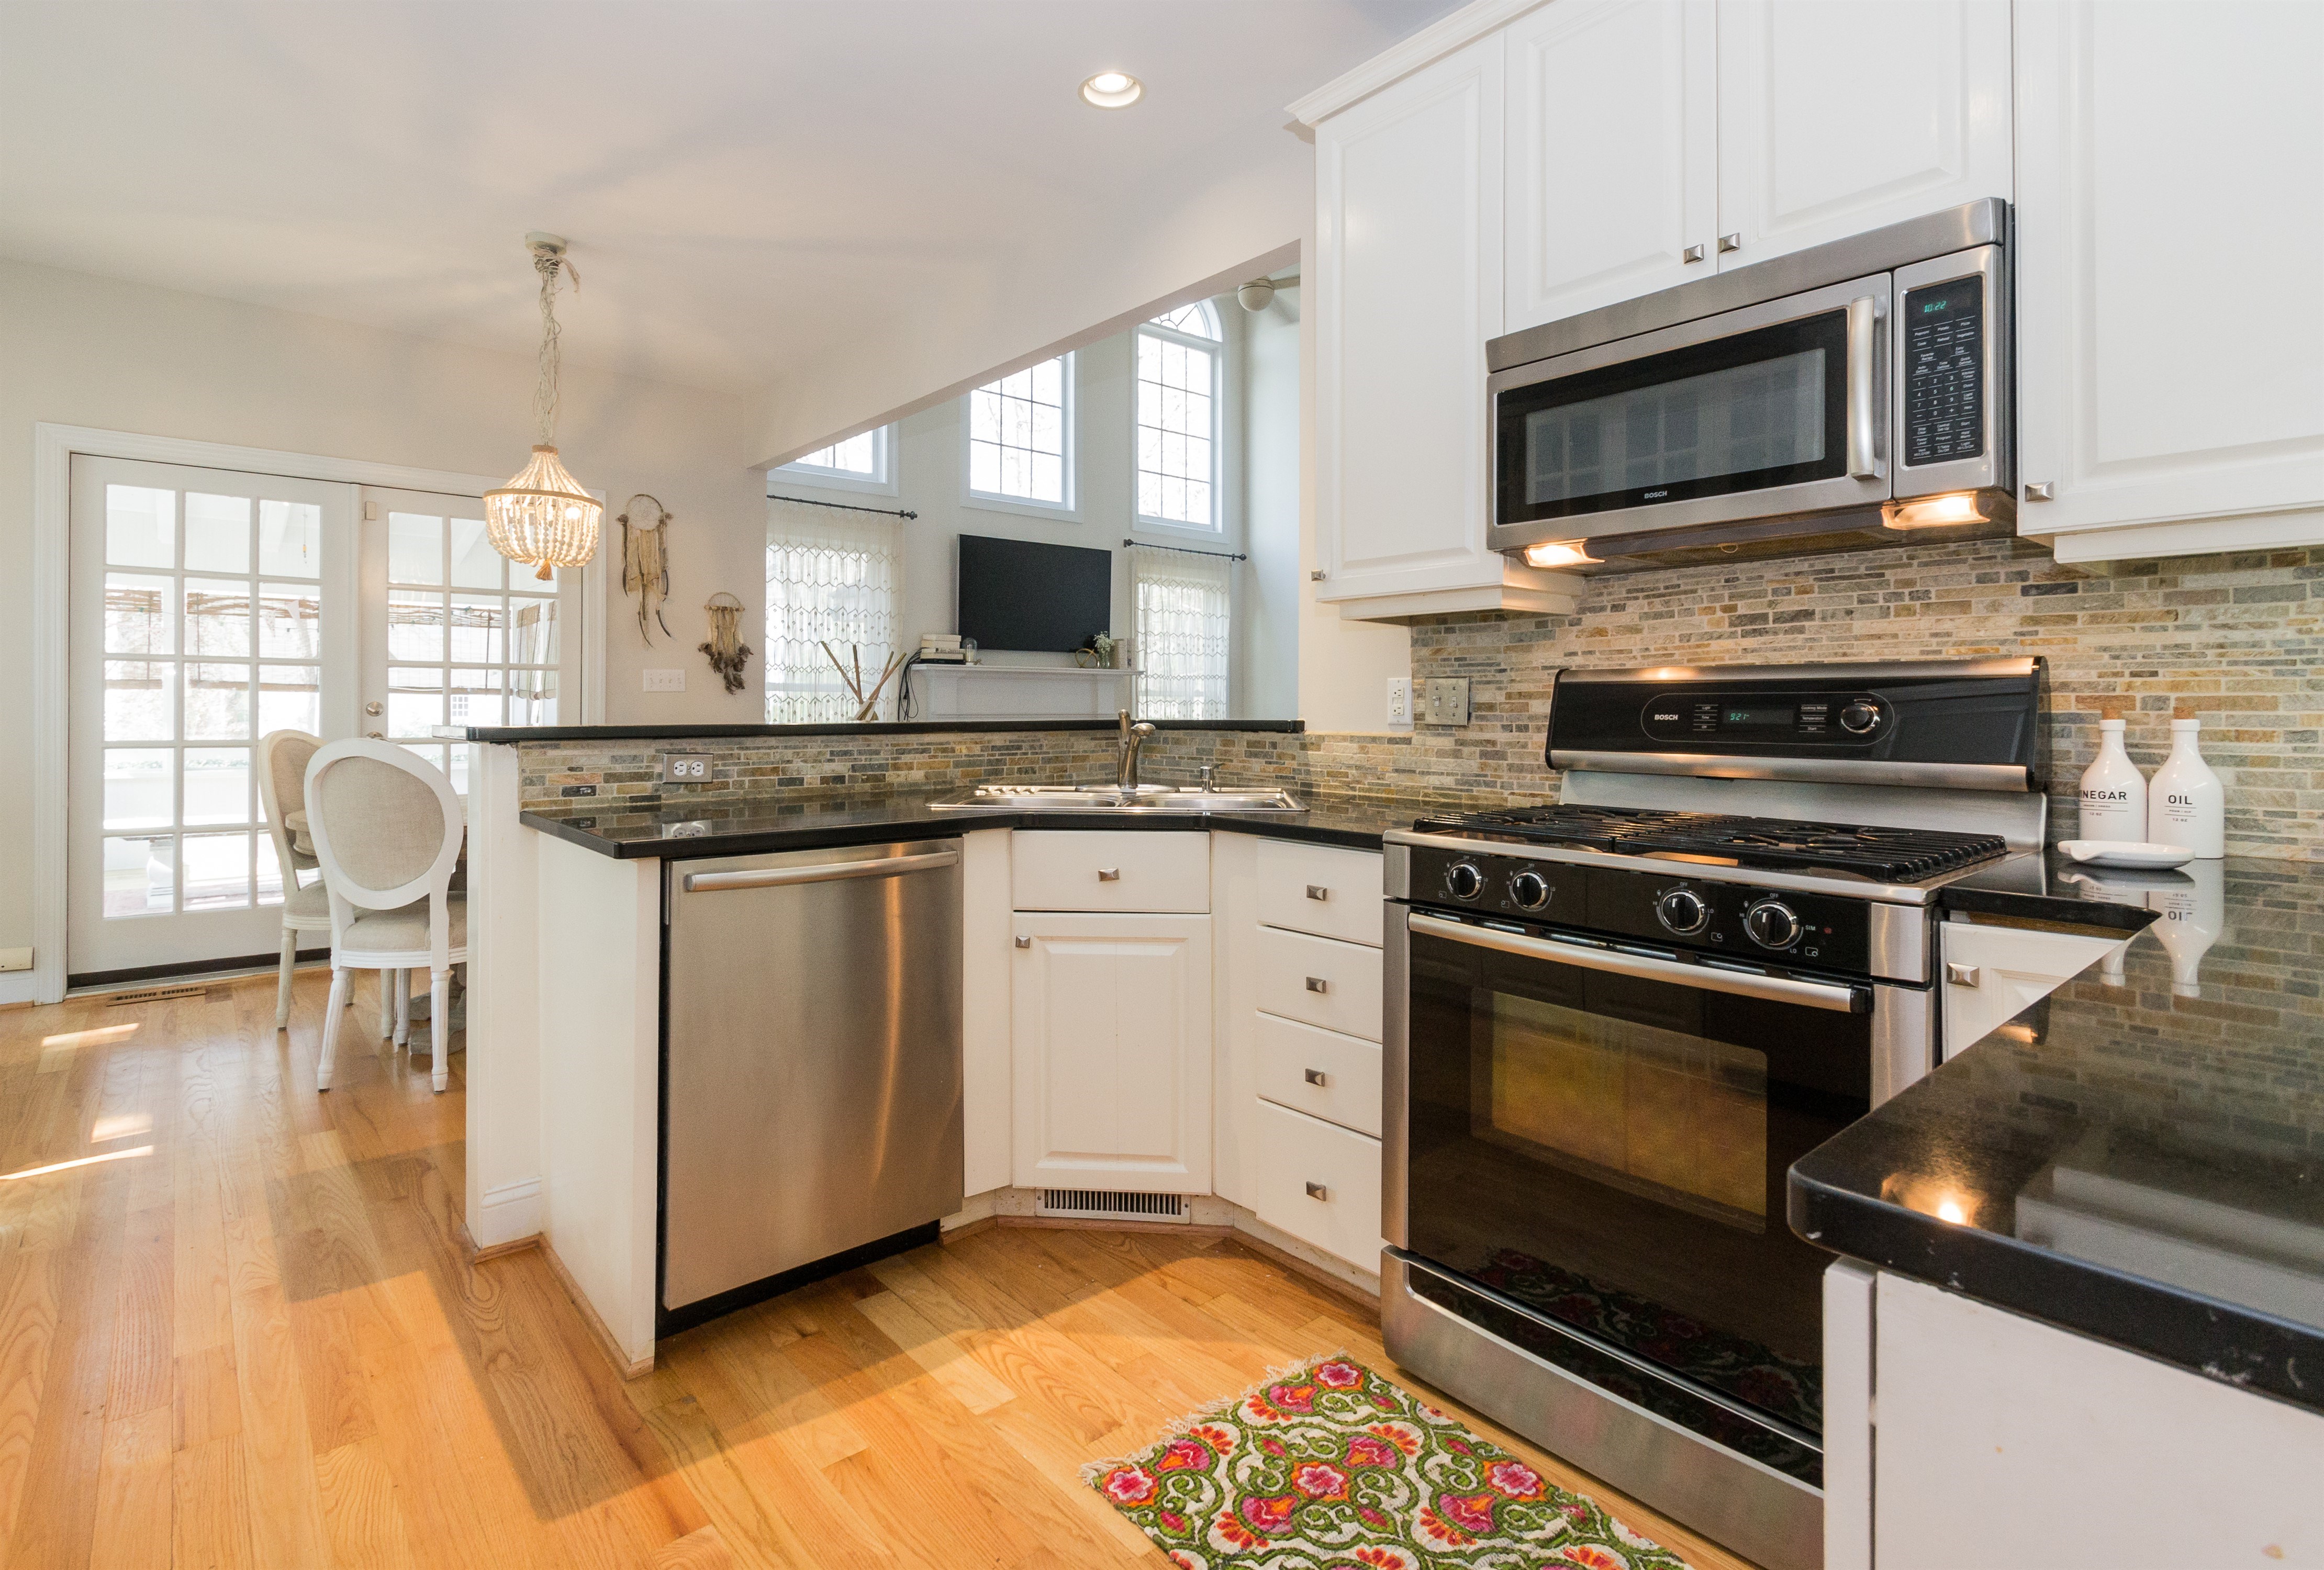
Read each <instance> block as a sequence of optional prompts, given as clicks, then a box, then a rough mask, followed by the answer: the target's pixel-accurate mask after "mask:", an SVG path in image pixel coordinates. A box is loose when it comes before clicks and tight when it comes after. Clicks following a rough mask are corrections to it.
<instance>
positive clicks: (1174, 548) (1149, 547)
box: [1121, 539, 1250, 562]
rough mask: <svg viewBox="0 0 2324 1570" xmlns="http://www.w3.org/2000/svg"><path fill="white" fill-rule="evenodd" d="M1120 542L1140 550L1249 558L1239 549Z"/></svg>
mask: <svg viewBox="0 0 2324 1570" xmlns="http://www.w3.org/2000/svg"><path fill="white" fill-rule="evenodd" d="M1121 543H1122V544H1123V545H1126V546H1135V547H1136V548H1137V549H1139V550H1141V551H1176V552H1177V553H1178V554H1179V555H1182V556H1217V557H1219V558H1220V559H1221V560H1222V561H1230V562H1247V561H1249V560H1250V557H1249V556H1247V555H1243V554H1242V553H1241V552H1240V551H1198V550H1196V549H1195V548H1194V546H1156V545H1148V544H1147V543H1146V542H1145V541H1144V540H1142V539H1126V540H1123V541H1122V542H1121Z"/></svg>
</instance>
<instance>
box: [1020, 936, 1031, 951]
mask: <svg viewBox="0 0 2324 1570" xmlns="http://www.w3.org/2000/svg"><path fill="white" fill-rule="evenodd" d="M1017 946H1018V947H1019V948H1020V949H1029V948H1031V947H1032V946H1033V940H1032V939H1030V938H1019V939H1018V940H1017Z"/></svg>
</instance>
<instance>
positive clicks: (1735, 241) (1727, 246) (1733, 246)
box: [1719, 230, 1743, 256]
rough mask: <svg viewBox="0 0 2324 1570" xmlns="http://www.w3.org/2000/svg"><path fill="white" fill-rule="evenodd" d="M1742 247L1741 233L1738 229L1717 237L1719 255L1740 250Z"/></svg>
mask: <svg viewBox="0 0 2324 1570" xmlns="http://www.w3.org/2000/svg"><path fill="white" fill-rule="evenodd" d="M1742 249H1743V234H1742V232H1741V231H1740V230H1738V231H1737V232H1736V233H1734V234H1721V235H1720V237H1719V253H1720V255H1721V256H1724V255H1726V254H1727V253H1728V252H1729V251H1740V250H1742Z"/></svg>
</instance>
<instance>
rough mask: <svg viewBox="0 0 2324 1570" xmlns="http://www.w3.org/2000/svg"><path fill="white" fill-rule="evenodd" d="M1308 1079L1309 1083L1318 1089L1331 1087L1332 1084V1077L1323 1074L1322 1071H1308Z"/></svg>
mask: <svg viewBox="0 0 2324 1570" xmlns="http://www.w3.org/2000/svg"><path fill="white" fill-rule="evenodd" d="M1306 1079H1307V1083H1309V1084H1310V1085H1314V1086H1317V1087H1322V1086H1324V1085H1329V1084H1330V1083H1331V1082H1332V1077H1331V1076H1330V1075H1329V1074H1326V1073H1325V1072H1323V1070H1321V1069H1310V1070H1307V1071H1306Z"/></svg>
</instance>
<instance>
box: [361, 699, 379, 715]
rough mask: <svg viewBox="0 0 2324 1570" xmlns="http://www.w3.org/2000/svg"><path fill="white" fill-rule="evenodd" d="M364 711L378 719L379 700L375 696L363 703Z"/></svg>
mask: <svg viewBox="0 0 2324 1570" xmlns="http://www.w3.org/2000/svg"><path fill="white" fill-rule="evenodd" d="M364 713H366V714H368V715H370V716H371V717H372V718H373V719H374V720H376V719H378V718H379V716H380V713H381V710H380V705H379V700H378V699H377V698H374V699H373V700H372V701H371V702H368V703H365V704H364Z"/></svg>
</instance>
